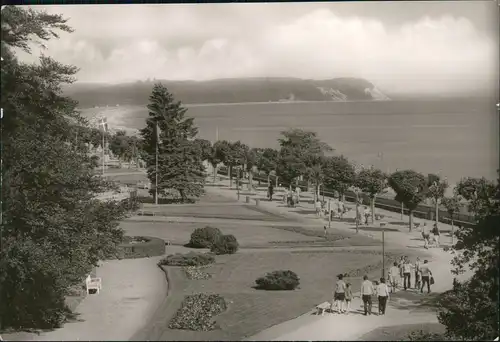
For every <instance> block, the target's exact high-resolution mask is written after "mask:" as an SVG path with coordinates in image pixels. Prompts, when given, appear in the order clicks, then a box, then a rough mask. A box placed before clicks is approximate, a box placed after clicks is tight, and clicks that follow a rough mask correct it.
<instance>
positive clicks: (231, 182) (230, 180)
mask: <svg viewBox="0 0 500 342" xmlns="http://www.w3.org/2000/svg"><path fill="white" fill-rule="evenodd" d="M227 172H228V176H229V188H232V187H233V167H232V166H231V165H229V167H228V169H227Z"/></svg>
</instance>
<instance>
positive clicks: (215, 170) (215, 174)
mask: <svg viewBox="0 0 500 342" xmlns="http://www.w3.org/2000/svg"><path fill="white" fill-rule="evenodd" d="M212 167H213V169H214V184H215V182H217V165H215V166H213V165H212Z"/></svg>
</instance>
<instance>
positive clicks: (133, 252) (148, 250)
mask: <svg viewBox="0 0 500 342" xmlns="http://www.w3.org/2000/svg"><path fill="white" fill-rule="evenodd" d="M163 254H165V241H163V240H162V239H158V238H155V237H150V236H127V237H125V238H124V242H123V243H122V244H120V245H119V246H118V251H117V255H116V258H117V259H137V258H149V257H153V256H160V255H163Z"/></svg>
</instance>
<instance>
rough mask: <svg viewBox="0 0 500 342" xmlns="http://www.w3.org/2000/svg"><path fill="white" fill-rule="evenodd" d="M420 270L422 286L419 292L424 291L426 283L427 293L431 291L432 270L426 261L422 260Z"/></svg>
mask: <svg viewBox="0 0 500 342" xmlns="http://www.w3.org/2000/svg"><path fill="white" fill-rule="evenodd" d="M420 272H421V274H422V287H420V293H424V287H425V284H427V293H431V279H430V278H431V277H432V271H431V270H430V268H429V265H428V261H427V260H424V264H423V265H422V266H421V267H420Z"/></svg>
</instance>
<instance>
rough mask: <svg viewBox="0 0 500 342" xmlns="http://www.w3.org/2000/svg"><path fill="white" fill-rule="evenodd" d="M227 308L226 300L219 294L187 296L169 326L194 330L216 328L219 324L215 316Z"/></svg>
mask: <svg viewBox="0 0 500 342" xmlns="http://www.w3.org/2000/svg"><path fill="white" fill-rule="evenodd" d="M226 309H227V305H226V301H225V300H224V298H223V297H222V296H220V295H217V294H206V293H198V294H195V295H190V296H186V297H185V298H184V301H183V302H182V306H181V308H180V309H179V310H178V311H177V313H176V314H175V316H174V318H173V319H172V320H171V321H170V323H169V325H168V327H169V328H170V329H182V330H192V331H210V330H214V329H216V328H217V325H216V323H215V321H213V317H214V316H217V315H219V314H221V313H222V312H224V311H225V310H226Z"/></svg>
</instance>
